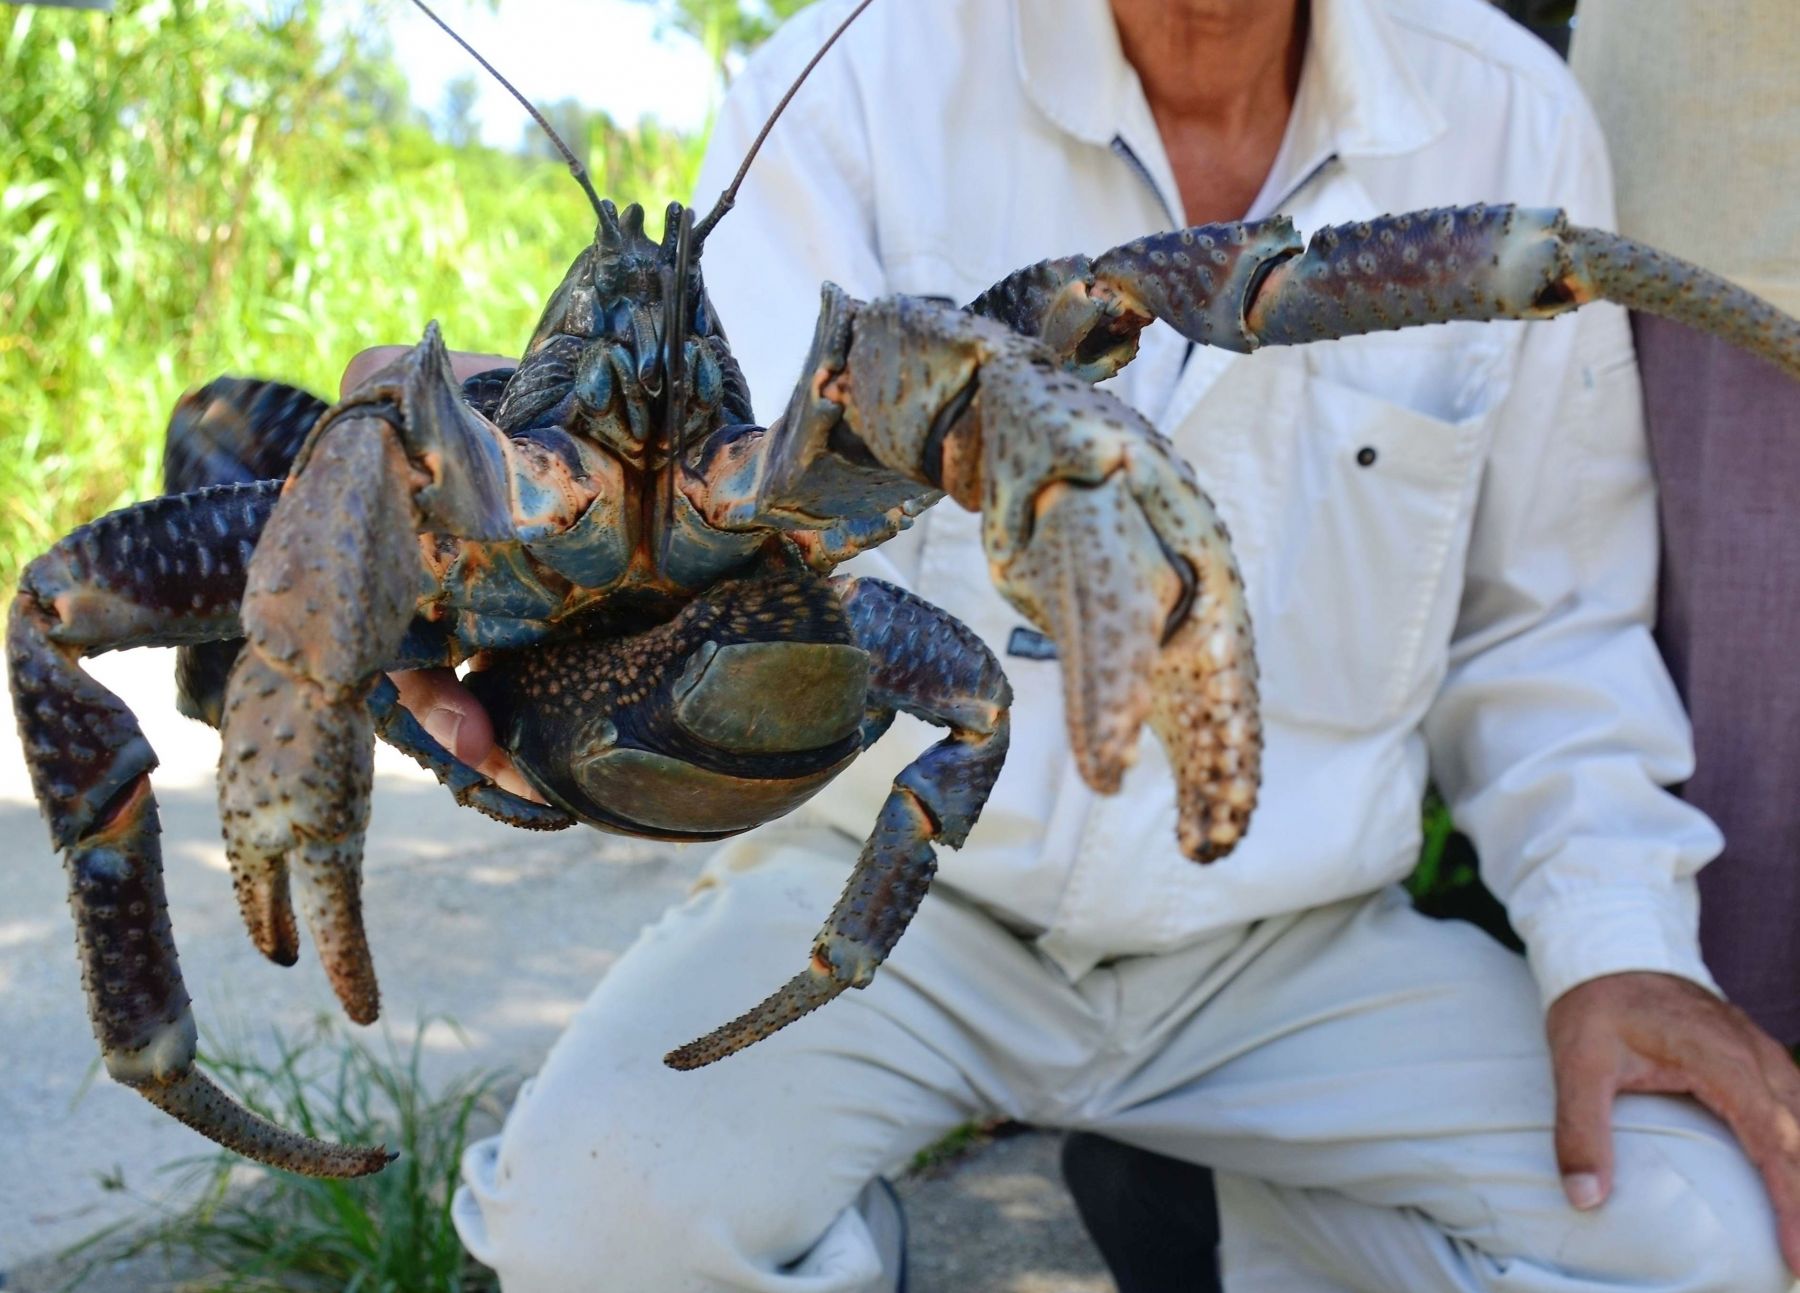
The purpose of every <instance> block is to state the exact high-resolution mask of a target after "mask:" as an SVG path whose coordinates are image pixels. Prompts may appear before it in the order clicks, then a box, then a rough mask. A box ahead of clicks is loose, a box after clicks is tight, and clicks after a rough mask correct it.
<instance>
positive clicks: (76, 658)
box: [6, 484, 392, 1176]
mask: <svg viewBox="0 0 1800 1293" xmlns="http://www.w3.org/2000/svg"><path fill="white" fill-rule="evenodd" d="M274 494H275V487H274V486H273V485H267V484H265V485H246V486H232V485H227V486H221V487H218V488H215V489H209V490H202V491H199V492H197V493H194V494H188V495H184V496H180V497H173V498H159V499H153V500H151V501H150V502H147V503H141V504H139V505H137V506H136V507H133V508H129V509H127V510H124V511H120V512H115V513H113V514H112V515H110V516H107V517H103V518H102V519H100V520H99V521H96V522H94V523H93V524H92V525H88V526H84V527H82V528H81V529H79V530H77V531H75V533H74V534H72V535H70V536H69V537H68V538H66V539H64V540H63V541H62V542H60V543H58V544H57V545H56V546H55V547H54V548H52V549H51V550H50V551H49V552H47V553H45V554H44V555H43V556H42V557H40V558H38V559H37V560H36V561H34V562H32V563H31V565H30V566H28V567H27V568H26V570H25V573H24V575H23V577H22V578H21V579H20V582H19V594H18V597H17V598H16V599H15V600H14V602H13V608H12V614H11V616H10V618H9V619H8V622H7V631H6V654H7V664H8V668H9V672H10V674H11V684H12V694H13V711H14V713H15V715H16V716H17V718H18V721H19V733H20V736H21V738H22V740H23V743H24V747H25V754H26V761H27V763H28V765H29V767H30V769H31V778H32V787H33V789H34V790H35V791H36V792H37V796H38V802H39V803H40V804H42V805H43V808H44V812H45V816H46V817H47V818H48V820H49V822H50V834H51V838H52V839H53V840H54V841H55V843H56V846H57V848H58V849H60V850H61V851H62V854H63V861H64V865H65V867H66V868H67V871H68V875H69V905H70V907H71V908H72V910H73V912H74V915H75V927H76V947H77V950H78V952H79V953H80V957H81V965H82V981H83V986H84V988H85V989H86V991H87V997H88V1015H89V1018H90V1019H91V1020H92V1021H93V1026H94V1036H95V1038H96V1039H97V1040H98V1041H99V1043H100V1050H101V1055H102V1057H103V1058H104V1060H105V1062H106V1069H107V1072H108V1073H109V1074H111V1075H112V1077H113V1078H114V1079H115V1080H117V1081H119V1082H122V1083H124V1084H126V1085H127V1086H130V1087H132V1088H133V1089H135V1090H136V1091H137V1092H138V1093H139V1094H141V1095H142V1096H143V1097H144V1098H145V1099H146V1100H148V1101H150V1102H151V1103H152V1104H154V1105H156V1106H157V1107H158V1108H160V1109H162V1110H164V1111H165V1112H167V1113H169V1114H172V1115H173V1116H175V1117H176V1118H179V1119H180V1120H181V1121H183V1122H185V1123H187V1124H188V1125H189V1126H191V1127H193V1128H194V1129H195V1130H197V1131H199V1132H201V1133H202V1134H203V1135H206V1136H208V1137H210V1138H211V1139H213V1140H214V1141H216V1142H218V1143H219V1144H221V1145H224V1146H225V1147H226V1148H228V1149H232V1150H235V1151H237V1152H238V1153H241V1154H244V1155H245V1156H247V1157H250V1158H255V1159H258V1160H259V1161H261V1162H265V1163H269V1164H272V1165H274V1166H277V1167H285V1168H289V1169H291V1170H294V1171H299V1172H309V1173H313V1174H317V1175H325V1176H361V1175H364V1174H366V1173H368V1172H373V1171H378V1170H379V1169H380V1168H381V1167H382V1165H383V1164H385V1163H386V1162H388V1161H389V1159H390V1158H391V1157H392V1156H391V1155H389V1154H387V1153H386V1152H385V1151H384V1150H382V1149H380V1148H379V1147H377V1148H373V1149H368V1148H360V1147H356V1146H346V1145H330V1144H326V1143H324V1142H322V1141H316V1140H312V1139H310V1138H308V1137H306V1136H301V1135H297V1134H295V1133H293V1132H289V1131H285V1130H283V1129H282V1128H280V1127H277V1126H275V1125H274V1124H273V1123H270V1122H268V1121H267V1120H265V1119H263V1118H260V1117H258V1116H257V1115H255V1114H253V1113H251V1112H249V1111H248V1110H246V1109H244V1108H242V1107H241V1106H239V1105H238V1104H236V1103H235V1102H234V1101H232V1099H231V1098H230V1097H229V1096H228V1095H226V1094H225V1093H224V1092H223V1091H221V1090H220V1089H219V1088H218V1087H216V1086H215V1085H214V1084H213V1083H212V1082H211V1081H210V1080H209V1079H208V1078H207V1077H206V1075H205V1074H203V1073H201V1072H200V1071H199V1070H198V1069H196V1068H195V1067H194V1053H195V1047H196V1031H195V1026H194V1016H193V1012H192V1009H191V1008H190V1006H189V1004H188V994H187V989H186V987H185V986H184V984H183V982H182V976H181V965H180V960H179V958H178V957H177V955H176V950H175V938H174V933H173V931H172V930H171V928H170V924H169V911H168V900H167V897H166V895H165V892H164V888H163V877H162V852H161V848H160V844H159V841H158V832H159V829H160V828H159V825H158V821H157V813H156V801H155V799H154V797H153V796H152V795H151V792H150V780H149V774H150V771H151V769H152V768H154V767H155V766H156V756H155V754H154V753H152V752H151V749H150V746H149V743H148V742H146V741H145V739H144V736H143V733H142V731H141V730H140V729H139V727H138V724H137V720H136V719H135V718H134V717H133V716H132V714H131V712H130V710H128V709H127V708H126V707H125V705H124V704H123V703H122V702H121V701H120V700H119V698H118V697H117V696H114V695H113V694H112V693H111V692H109V691H107V690H106V688H104V687H102V686H101V685H100V684H99V683H98V682H96V681H94V679H93V678H92V677H90V676H89V675H88V674H87V673H86V672H85V671H84V670H83V669H82V668H81V667H80V663H79V662H80V660H81V658H82V657H84V656H87V655H93V654H96V653H97V652H100V651H103V650H112V649H117V648H120V647H129V646H144V645H155V644H161V645H185V644H193V643H198V642H214V641H221V640H225V639H229V638H233V637H235V636H237V633H238V619H237V614H236V608H237V602H238V597H239V593H240V591H241V589H242V587H243V581H244V570H245V566H246V564H247V563H248V561H249V558H250V552H251V549H252V547H253V545H254V544H255V541H256V537H257V535H258V534H259V532H260V531H261V529H262V527H263V525H264V523H265V521H266V519H267V517H268V515H269V511H270V508H271V506H272V504H273V502H274Z"/></svg>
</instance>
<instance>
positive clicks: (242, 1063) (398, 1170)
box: [76, 1019, 496, 1293]
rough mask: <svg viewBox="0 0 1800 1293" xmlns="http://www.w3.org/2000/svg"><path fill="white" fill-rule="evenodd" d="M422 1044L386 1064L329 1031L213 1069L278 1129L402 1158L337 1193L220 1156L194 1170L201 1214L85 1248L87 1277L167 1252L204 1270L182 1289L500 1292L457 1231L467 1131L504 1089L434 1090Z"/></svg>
mask: <svg viewBox="0 0 1800 1293" xmlns="http://www.w3.org/2000/svg"><path fill="white" fill-rule="evenodd" d="M424 1032H425V1029H424V1028H423V1027H421V1029H420V1031H419V1033H418V1034H417V1035H415V1037H414V1039H413V1042H412V1045H411V1046H410V1048H408V1050H407V1051H406V1052H405V1053H403V1054H402V1053H397V1052H396V1051H395V1049H394V1048H393V1046H392V1044H391V1043H390V1044H389V1045H388V1046H387V1047H386V1048H384V1051H383V1052H378V1051H376V1050H375V1049H374V1048H372V1047H370V1046H368V1045H366V1044H364V1043H363V1042H361V1041H358V1040H355V1039H353V1038H350V1037H348V1036H346V1035H345V1034H344V1033H343V1032H342V1029H341V1026H340V1025H338V1024H336V1023H335V1022H334V1021H332V1020H329V1019H322V1020H321V1021H320V1022H319V1023H318V1024H317V1025H316V1026H315V1027H314V1029H313V1030H312V1031H311V1032H309V1033H308V1034H307V1035H305V1036H304V1037H302V1038H301V1039H300V1040H299V1041H297V1042H289V1041H287V1040H286V1039H282V1038H280V1037H279V1036H278V1038H277V1058H276V1060H275V1061H274V1062H273V1063H272V1064H264V1063H261V1062H259V1061H256V1060H252V1059H248V1058H245V1057H244V1056H242V1055H237V1054H226V1055H220V1056H214V1057H211V1058H210V1059H208V1060H207V1061H206V1067H207V1068H208V1069H209V1070H210V1071H211V1073H212V1075H213V1077H214V1078H215V1079H216V1080H217V1081H218V1082H219V1084H220V1085H221V1086H223V1087H224V1088H225V1089H226V1090H227V1091H230V1092H231V1093H232V1094H233V1095H235V1096H236V1097H237V1098H238V1099H239V1100H240V1101H242V1102H243V1103H244V1104H245V1105H247V1106H248V1107H249V1108H251V1109H254V1110H255V1111H256V1112H258V1113H260V1114H263V1115H265V1116H266V1117H269V1118H272V1119H274V1120H275V1121H276V1122H278V1123H280V1124H281V1125H283V1126H286V1127H293V1128H296V1129H298V1130H300V1131H304V1132H305V1133H306V1134H308V1135H310V1136H319V1137H323V1138H325V1139H327V1140H338V1141H348V1142H351V1143H355V1144H373V1143H385V1144H386V1145H387V1146H388V1147H389V1148H390V1149H394V1150H397V1151H399V1154H400V1157H399V1158H398V1159H397V1160H396V1161H395V1162H393V1163H391V1164H390V1165H389V1166H388V1167H387V1168H386V1169H385V1170H384V1171H382V1172H379V1173H377V1174H376V1175H374V1176H372V1177H366V1178H364V1179H361V1180H356V1181H330V1180H318V1179H314V1178H311V1177H304V1176H294V1175H291V1174H290V1173H286V1172H273V1171H267V1170H266V1169H248V1168H247V1167H246V1165H245V1163H244V1160H243V1159H241V1158H239V1157H238V1156H237V1155H235V1154H232V1153H229V1152H227V1151H224V1150H220V1151H218V1152H216V1153H214V1154H211V1155H208V1156H207V1157H205V1158H201V1159H197V1160H194V1161H193V1162H192V1163H190V1164H189V1165H188V1170H189V1176H190V1179H189V1182H188V1185H189V1186H190V1187H192V1186H193V1185H196V1184H197V1185H198V1186H199V1187H200V1188H199V1190H198V1194H199V1200H198V1202H196V1203H194V1204H193V1205H192V1206H191V1207H188V1208H184V1209H181V1210H179V1211H174V1212H171V1213H169V1214H168V1215H165V1216H164V1217H162V1218H161V1219H160V1220H158V1221H157V1222H156V1224H154V1225H153V1226H151V1227H150V1228H149V1229H147V1230H138V1231H136V1233H135V1234H133V1236H132V1237H131V1238H130V1239H129V1240H128V1241H126V1242H123V1243H121V1242H120V1241H119V1237H118V1232H117V1231H116V1230H115V1231H112V1232H108V1233H106V1234H103V1235H101V1236H97V1237H96V1238H95V1239H92V1240H89V1241H87V1243H86V1244H84V1245H82V1248H83V1250H84V1253H85V1254H88V1255H91V1262H90V1268H93V1267H98V1266H100V1265H102V1264H105V1263H111V1262H116V1261H118V1260H120V1259H121V1258H126V1257H132V1256H137V1255H142V1254H145V1253H151V1252H160V1253H161V1254H162V1255H163V1256H164V1258H165V1259H166V1260H167V1262H168V1263H169V1265H170V1266H171V1267H172V1268H175V1269H181V1270H190V1271H192V1270H197V1271H201V1272H204V1273H203V1274H202V1275H200V1276H199V1277H198V1278H196V1279H195V1280H193V1281H191V1282H188V1283H184V1285H183V1287H184V1288H190V1289H195V1290H199V1289H208V1290H220V1291H221V1293H295V1291H297V1290H319V1291H320V1293H325V1291H326V1290H331V1293H338V1291H339V1290H343V1291H345V1293H488V1291H489V1290H493V1289H494V1288H496V1284H495V1281H494V1278H493V1274H492V1272H490V1271H488V1270H487V1269H486V1268H485V1267H482V1266H480V1265H479V1264H477V1263H476V1262H475V1261H474V1260H473V1259H471V1258H470V1257H468V1256H467V1255H466V1254H465V1253H464V1252H463V1249H462V1244H461V1242H460V1241H459V1240H458V1239H457V1236H456V1231H455V1229H454V1228H453V1227H452V1225H451V1222H450V1198H451V1194H452V1192H453V1191H454V1190H455V1188H456V1181H457V1172H458V1164H459V1162H460V1160H461V1158H462V1152H463V1148H464V1146H465V1144H466V1143H467V1141H468V1138H469V1124H470V1120H471V1118H472V1117H473V1116H474V1115H475V1113H476V1110H477V1108H478V1107H479V1106H480V1105H481V1104H482V1103H483V1101H484V1098H486V1097H490V1096H491V1095H492V1093H493V1091H494V1087H495V1085H496V1079H495V1077H494V1075H492V1074H473V1075H469V1076H465V1077H462V1078H459V1079H457V1080H455V1081H453V1082H451V1083H449V1084H448V1085H446V1086H444V1087H443V1088H442V1089H440V1090H438V1091H436V1092H432V1091H429V1090H428V1089H427V1087H426V1085H425V1082H424V1079H423V1077H422V1075H421V1071H420V1070H421V1067H422V1062H423V1054H424V1046H423V1039H424ZM252 1171H254V1176H252ZM247 1178H249V1179H247ZM193 1192H194V1191H193V1190H192V1189H191V1188H190V1189H189V1190H188V1191H185V1193H189V1194H191V1193H193ZM128 1224H130V1225H132V1226H133V1227H135V1226H136V1224H137V1223H128ZM83 1274H85V1271H84V1272H83ZM80 1278H81V1276H80V1275H78V1276H77V1280H78V1281H79V1279H80ZM76 1287H79V1283H77V1285H76Z"/></svg>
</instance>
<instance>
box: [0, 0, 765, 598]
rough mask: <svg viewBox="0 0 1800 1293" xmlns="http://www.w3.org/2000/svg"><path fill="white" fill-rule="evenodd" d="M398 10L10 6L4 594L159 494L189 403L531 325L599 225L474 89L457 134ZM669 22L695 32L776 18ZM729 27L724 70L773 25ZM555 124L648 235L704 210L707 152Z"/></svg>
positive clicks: (319, 3) (717, 1)
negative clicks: (435, 332)
mask: <svg viewBox="0 0 1800 1293" xmlns="http://www.w3.org/2000/svg"><path fill="white" fill-rule="evenodd" d="M396 5H397V0H362V2H361V3H360V4H358V5H356V6H346V5H345V4H344V3H342V0H334V3H332V4H331V5H330V13H329V14H327V12H326V9H327V6H326V4H325V3H324V0H120V3H119V5H118V8H117V12H115V13H114V14H112V15H105V14H97V13H91V12H82V11H70V10H62V9H41V8H35V7H30V6H27V7H21V8H16V9H15V8H12V7H10V6H9V7H7V8H6V9H4V10H0V587H5V586H10V585H11V584H12V582H13V581H14V579H15V578H16V576H17V573H18V570H19V568H20V566H21V565H22V564H23V562H24V561H26V560H28V559H29V558H30V557H31V556H32V555H34V554H35V553H37V552H39V551H41V550H42V549H43V548H44V547H46V546H47V545H48V544H50V543H51V542H53V541H54V540H55V539H56V538H57V537H58V536H60V535H62V534H63V533H65V532H67V531H68V530H69V529H70V528H72V527H73V526H74V525H76V524H78V523H80V522H82V521H85V520H88V519H91V518H92V517H94V516H96V515H98V514H100V513H102V512H104V511H107V510H108V509H110V508H113V507H117V506H121V505H123V504H125V503H127V502H130V501H132V500H134V499H138V498H143V497H146V496H148V495H151V494H154V493H156V492H157V486H158V466H159V456H160V452H161V440H162V432H163V428H164V425H165V424H166V420H167V417H168V414H169V410H170V408H171V407H172V406H173V404H174V402H175V400H176V398H177V397H178V396H179V395H180V394H181V392H182V391H183V390H185V389H187V388H188V387H190V386H193V385H197V384H199V383H200V382H203V381H205V380H206V379H208V378H209V377H211V376H213V375H215V374H218V373H221V372H227V371H230V372H239V373H247V374H255V375H259V376H264V377H276V378H281V379H283V380H287V381H291V382H296V383H299V384H301V385H304V386H307V387H309V388H311V389H313V390H315V391H319V392H320V393H324V394H329V393H334V392H335V389H336V383H337V379H338V376H339V374H340V373H341V372H342V370H343V366H344V362H345V361H346V360H347V359H348V358H349V357H350V356H351V355H353V354H354V353H355V352H356V351H357V350H359V349H360V348H362V347H364V346H368V345H373V344H377V343H381V342H395V341H408V340H411V339H414V338H416V337H417V336H418V335H419V333H420V331H421V330H422V328H423V327H424V325H425V323H426V321H427V320H430V319H433V318H435V319H437V320H439V321H440V322H441V323H442V325H443V328H444V335H445V337H446V339H447V340H448V341H449V342H450V344H452V345H453V346H457V347H460V348H466V349H475V350H480V349H488V350H496V351H507V350H514V349H517V348H518V346H519V345H520V344H521V343H522V342H523V341H524V339H525V338H526V337H527V336H528V335H529V334H530V331H531V327H532V325H533V324H534V323H535V322H536V318H537V314H538V312H539V310H541V309H542V307H543V301H544V298H545V296H547V295H548V293H549V291H550V289H551V288H552V287H553V286H554V285H555V284H556V282H557V281H558V280H559V279H560V278H561V276H562V273H563V271H564V270H565V269H566V268H567V266H568V263H569V261H570V260H571V259H572V258H573V257H574V255H575V253H576V252H577V251H578V250H579V249H580V247H581V246H582V245H583V243H584V241H585V240H586V239H587V237H588V236H589V233H590V231H591V228H592V224H593V217H592V215H591V213H590V212H589V211H588V208H587V205H586V203H585V201H584V200H583V198H582V196H581V193H580V191H579V190H578V189H577V188H576V186H575V185H574V184H573V183H571V182H570V180H569V178H568V175H567V172H566V171H565V170H564V168H563V167H561V166H560V165H552V164H547V163H545V162H544V161H542V160H540V157H539V150H537V149H536V148H535V146H534V147H533V148H532V150H531V155H529V156H525V155H513V154H511V153H507V152H502V151H498V150H495V149H492V148H488V147H484V146H483V145H481V144H480V143H479V142H478V141H477V140H476V137H475V131H474V129H473V126H472V122H471V120H470V114H469V108H470V103H469V95H468V90H469V88H470V86H469V85H465V86H463V87H462V88H461V91H460V96H461V97H460V99H459V92H458V89H457V87H455V86H453V87H452V89H451V91H450V93H448V94H447V95H446V101H445V103H444V105H443V110H442V112H441V113H440V114H439V115H440V118H441V120H440V122H437V123H434V122H433V121H432V120H430V119H429V118H427V117H426V116H425V114H423V113H421V112H419V111H418V110H416V109H415V108H413V107H412V106H411V103H410V100H409V97H408V93H407V87H406V83H405V79H404V76H403V74H402V73H401V71H400V67H399V63H398V62H397V61H396V59H395V57H394V54H393V51H392V49H391V47H390V45H389V44H388V42H387V40H386V38H385V36H384V35H383V27H384V20H385V18H386V17H387V16H388V15H390V14H391V13H392V12H394V10H395V8H396ZM664 7H665V8H666V9H667V10H668V14H667V18H666V21H667V23H668V24H669V25H670V26H673V27H675V28H677V29H680V30H693V29H694V28H695V25H696V24H699V29H700V30H701V32H702V34H704V32H705V31H707V30H711V28H709V27H707V26H706V25H705V24H707V23H711V24H713V25H714V26H718V25H719V24H720V23H722V22H723V18H722V17H721V15H723V14H737V13H738V12H739V11H740V9H741V10H742V11H743V12H744V13H747V14H748V15H749V16H750V19H754V20H756V21H763V22H766V19H767V17H768V16H769V15H770V14H771V12H772V11H771V10H770V9H769V8H768V6H766V5H763V4H758V3H746V4H742V5H740V4H739V3H737V0H730V2H729V3H725V2H724V0H703V2H699V3H682V4H679V5H667V4H665V6H664ZM789 7H792V6H791V5H790V6H789ZM721 30H722V31H723V33H724V34H723V35H721V36H720V37H719V40H720V41H721V42H723V43H722V44H721V45H720V46H719V48H720V49H721V50H723V51H724V53H723V54H721V55H720V56H719V57H718V59H717V60H716V64H717V65H718V66H719V67H720V68H721V69H723V68H724V66H725V63H726V61H727V56H729V55H731V54H732V53H733V51H736V50H738V49H740V48H741V45H742V43H743V42H745V41H748V40H752V39H755V38H757V37H758V36H759V35H760V34H761V33H762V32H763V31H764V30H765V27H763V26H757V25H755V22H750V23H749V25H741V26H732V27H730V28H729V29H725V28H721ZM709 48H710V46H709ZM524 88H526V89H527V91H529V86H528V85H527V86H525V87H524ZM555 119H556V120H557V122H558V125H559V128H566V129H567V130H568V131H569V134H570V139H569V142H570V144H571V145H572V146H573V147H575V148H576V150H577V151H578V152H582V153H584V154H585V158H586V160H587V163H588V166H589V168H590V169H591V170H592V172H593V175H594V182H595V186H596V187H597V188H598V189H599V190H600V191H601V192H602V193H605V194H610V195H612V196H614V197H616V198H618V199H619V200H620V201H626V200H639V201H642V202H644V203H645V205H646V206H647V207H649V208H650V210H651V213H652V216H651V221H650V223H651V226H652V228H653V229H654V228H655V227H656V226H657V225H658V224H659V223H660V219H661V210H662V205H663V203H664V202H666V201H667V200H668V199H670V198H672V197H680V198H685V197H687V196H688V192H689V189H690V187H691V186H692V183H693V176H694V172H695V169H696V168H697V166H698V164H699V158H700V150H701V146H702V140H701V139H700V138H698V137H695V136H685V135H681V134H677V133H673V132H671V131H669V130H667V129H664V128H662V127H660V126H658V125H657V124H656V123H654V122H653V121H647V122H643V123H636V124H629V125H621V124H618V123H615V122H612V121H610V120H608V119H606V118H605V117H603V116H600V115H597V114H594V113H589V112H586V111H584V110H582V109H580V108H579V107H575V106H573V105H557V110H556V117H555ZM534 145H535V140H534Z"/></svg>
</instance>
